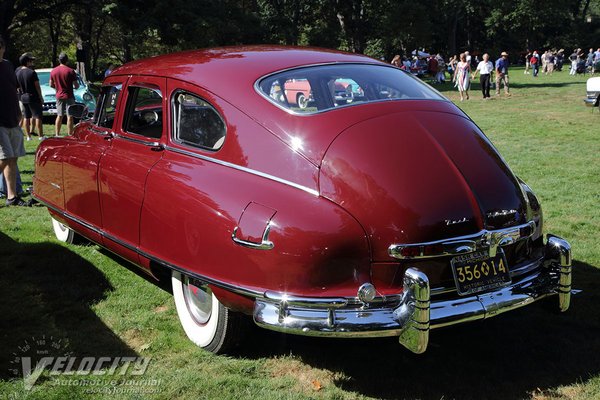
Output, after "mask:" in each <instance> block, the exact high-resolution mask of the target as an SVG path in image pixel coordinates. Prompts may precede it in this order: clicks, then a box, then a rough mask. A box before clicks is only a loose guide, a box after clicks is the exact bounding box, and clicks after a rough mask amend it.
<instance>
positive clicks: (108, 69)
mask: <svg viewBox="0 0 600 400" xmlns="http://www.w3.org/2000/svg"><path fill="white" fill-rule="evenodd" d="M396 57H398V58H399V57H400V56H396ZM396 57H394V59H396ZM392 64H394V60H392ZM114 69H115V64H113V63H110V64H108V67H106V71H104V77H105V78H106V77H107V76H109V75H110V74H112V72H113V70H114Z"/></svg>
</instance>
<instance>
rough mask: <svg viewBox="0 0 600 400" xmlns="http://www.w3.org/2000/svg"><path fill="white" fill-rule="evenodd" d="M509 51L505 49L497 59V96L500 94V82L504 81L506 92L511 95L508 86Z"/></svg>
mask: <svg viewBox="0 0 600 400" xmlns="http://www.w3.org/2000/svg"><path fill="white" fill-rule="evenodd" d="M508 65H509V63H508V53H507V52H505V51H503V52H502V53H501V54H500V58H499V59H497V60H496V96H500V83H504V93H505V94H506V95H507V96H510V92H509V88H508Z"/></svg>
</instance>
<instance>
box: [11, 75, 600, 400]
mask: <svg viewBox="0 0 600 400" xmlns="http://www.w3.org/2000/svg"><path fill="white" fill-rule="evenodd" d="M510 77H511V83H512V88H511V93H512V96H511V97H504V95H502V96H500V97H498V98H494V99H492V100H489V101H484V100H482V99H480V94H479V92H478V91H477V90H472V91H471V100H468V101H464V102H459V101H458V99H459V97H458V93H457V92H456V91H455V90H454V89H453V88H452V86H451V84H450V83H447V84H445V85H439V86H437V88H438V89H440V90H441V91H442V92H444V94H445V95H447V96H448V97H449V98H450V99H451V100H453V101H455V102H456V103H457V104H458V105H459V106H460V107H461V108H462V109H463V110H464V111H465V112H466V113H467V114H469V115H470V116H471V117H472V118H473V119H474V121H475V122H476V123H477V124H478V125H479V126H480V127H481V128H482V130H483V131H484V132H485V133H486V134H487V135H488V137H489V138H490V139H491V140H492V142H493V143H494V144H495V145H496V147H497V148H498V150H499V151H500V152H501V154H502V155H503V157H504V158H505V160H506V161H507V162H508V164H509V165H510V166H511V167H512V169H513V170H514V172H515V173H516V174H517V175H518V176H520V177H521V178H522V179H524V180H525V181H526V182H527V183H528V184H529V185H530V186H531V187H532V188H533V189H534V191H535V192H536V193H537V194H538V196H539V198H540V200H541V202H542V205H543V209H544V216H545V226H546V228H545V230H546V232H552V233H555V234H557V235H559V236H563V237H564V238H566V239H568V240H569V241H570V243H571V244H572V246H573V255H574V260H575V261H574V275H573V281H574V287H575V288H576V289H581V290H583V291H582V292H581V293H579V294H577V295H576V296H574V297H573V299H572V308H571V310H569V311H568V312H567V313H566V314H557V313H556V312H555V311H554V310H555V308H556V302H557V299H556V298H551V299H548V300H547V301H544V302H540V303H538V304H535V305H533V306H530V307H527V308H525V309H521V310H518V311H515V312H513V313H509V314H506V315H502V316H499V317H496V318H493V319H489V320H486V321H483V322H480V323H479V322H478V323H472V324H467V325H463V326H456V327H452V328H448V329H443V330H435V331H432V333H431V337H430V347H429V349H428V351H427V352H426V353H425V354H423V355H420V356H417V355H413V354H410V353H409V352H408V351H407V350H404V349H403V348H402V347H401V346H400V345H399V344H398V343H397V340H396V339H395V338H390V339H369V340H332V339H318V338H304V337H294V336H286V335H280V334H276V333H273V332H269V331H265V330H261V329H258V328H253V329H251V330H250V331H249V332H248V337H247V340H246V344H245V345H244V347H242V348H241V349H240V350H239V351H238V352H237V353H235V354H231V355H228V356H215V355H212V354H209V353H207V352H205V351H203V350H201V349H199V348H197V347H195V346H194V345H193V344H192V343H191V342H190V341H188V339H187V338H186V336H185V334H184V332H183V329H182V328H181V327H180V325H179V321H178V318H177V315H176V311H175V307H174V303H173V301H172V298H171V295H170V294H169V293H168V292H166V291H164V290H162V289H160V288H158V287H157V286H155V285H153V284H152V283H150V282H148V281H146V280H144V279H142V278H141V277H140V276H138V275H137V274H136V273H135V272H134V271H135V268H134V267H131V266H128V264H127V263H125V262H123V261H120V260H119V259H116V258H115V257H111V256H110V255H109V254H107V253H106V252H104V251H101V250H100V248H99V247H97V246H94V245H79V246H65V245H63V244H61V243H59V242H57V241H56V240H55V238H54V234H53V232H52V228H51V224H50V219H49V216H48V213H47V211H46V210H45V209H44V208H43V207H39V206H38V207H33V208H30V209H24V208H10V209H9V208H6V207H2V208H0V230H1V233H0V268H1V271H2V278H1V280H0V397H7V398H15V399H17V398H18V399H20V398H31V399H80V398H88V397H89V398H92V397H93V398H111V399H113V398H159V399H173V398H182V399H192V398H193V399H197V398H207V399H245V398H260V399H263V398H264V399H304V398H326V399H354V398H401V399H441V398H443V399H530V398H533V399H536V400H541V399H544V400H545V399H598V398H600V362H599V361H598V354H600V311H598V304H600V295H599V294H598V288H599V287H600V252H599V249H600V246H599V245H598V232H599V231H600V216H599V213H598V206H599V204H600V182H599V180H600V113H599V112H598V110H595V112H592V111H591V110H590V109H589V108H586V107H585V106H584V105H583V102H582V99H583V97H584V94H585V80H586V77H582V76H576V77H572V76H569V75H568V73H567V72H566V71H563V72H560V73H555V74H554V75H553V76H543V75H542V76H540V77H539V78H537V79H534V78H533V77H532V76H531V75H524V74H523V71H522V70H518V69H514V70H512V71H511V76H510ZM477 86H478V84H475V85H474V87H477ZM63 129H64V128H63ZM52 132H53V129H52V127H51V126H50V125H46V134H51V133H52ZM37 145H38V142H37V141H32V142H26V147H27V150H28V155H27V157H25V158H23V159H21V160H20V161H19V165H20V168H21V170H22V173H23V180H24V183H25V185H30V184H31V175H32V173H33V157H34V156H33V155H34V152H35V148H36V146H37ZM127 267H129V268H127ZM42 337H45V338H47V339H48V338H52V341H54V342H57V341H59V340H60V341H61V346H62V347H64V349H65V352H69V354H70V355H72V356H76V357H79V358H81V357H85V356H95V357H100V356H109V357H125V356H144V357H151V362H150V365H149V367H148V369H147V372H146V373H145V374H144V375H143V376H132V375H128V376H127V375H126V376H125V377H123V376H120V375H117V376H114V375H113V376H108V375H96V376H91V375H88V376H77V375H75V376H71V377H65V376H53V375H51V374H50V372H49V371H46V372H44V374H43V375H42V377H41V378H40V379H39V380H38V382H37V383H36V384H35V386H34V387H33V389H32V390H30V391H25V390H24V389H23V381H22V379H21V378H20V377H19V376H20V375H15V374H14V373H13V371H11V369H13V368H14V366H15V363H14V361H15V357H17V356H20V355H22V353H23V354H25V355H26V354H27V351H29V352H31V351H35V349H30V350H27V351H25V352H24V351H23V350H22V349H23V345H24V343H26V342H27V343H31V342H32V341H33V338H35V339H39V338H42ZM67 342H68V343H67ZM20 347H21V348H20ZM33 347H34V348H35V346H33ZM62 347H61V349H62ZM38 356H39V354H38ZM17 364H18V363H17ZM67 378H69V379H75V380H77V379H80V380H82V379H86V380H88V381H90V382H91V383H90V382H88V383H87V386H81V385H79V386H61V385H59V383H60V382H64V381H65V379H67ZM115 379H116V380H118V381H117V382H116V384H114V382H111V381H113V380H115ZM123 379H125V382H123ZM128 380H130V381H128ZM134 382H137V383H138V384H139V385H138V386H136V385H134ZM149 382H150V383H149ZM92 383H93V385H92ZM153 383H155V385H152V384H153ZM144 385H145V386H144ZM90 388H91V389H96V391H97V393H95V394H88V393H87V392H86V390H89V389H90ZM98 388H100V389H101V390H98ZM132 389H133V390H132ZM151 390H153V392H150V391H151Z"/></svg>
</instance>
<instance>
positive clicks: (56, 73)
mask: <svg viewBox="0 0 600 400" xmlns="http://www.w3.org/2000/svg"><path fill="white" fill-rule="evenodd" d="M58 61H59V62H60V65H59V66H58V67H56V68H54V69H53V70H52V72H50V87H53V88H55V89H56V114H57V116H56V123H55V125H54V127H55V133H56V136H59V135H60V128H61V127H62V121H63V116H64V115H66V116H67V133H68V134H69V135H72V134H73V116H72V115H70V114H69V110H68V107H69V106H70V105H72V104H75V95H74V94H73V89H74V88H75V89H77V88H79V82H78V81H77V74H75V70H73V68H71V67H68V66H67V62H69V57H67V55H66V54H65V53H60V55H59V56H58Z"/></svg>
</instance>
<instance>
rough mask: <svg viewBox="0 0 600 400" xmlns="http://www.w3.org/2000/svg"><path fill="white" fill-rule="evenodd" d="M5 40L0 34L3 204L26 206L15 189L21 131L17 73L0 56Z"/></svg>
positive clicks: (2, 56) (21, 150)
mask: <svg viewBox="0 0 600 400" xmlns="http://www.w3.org/2000/svg"><path fill="white" fill-rule="evenodd" d="M5 49H6V43H5V42H4V39H3V38H2V37H1V36H0V93H1V94H2V95H1V96H0V173H2V174H3V175H4V178H5V179H6V186H7V187H6V205H7V206H29V205H31V204H30V203H28V202H26V201H24V200H22V199H21V198H20V197H19V196H18V195H17V193H16V185H17V179H16V176H17V158H18V157H23V156H24V155H25V146H24V145H23V132H22V131H21V128H19V121H20V120H21V117H22V116H21V110H20V109H19V100H18V98H17V77H16V76H15V70H14V68H13V66H12V64H11V63H10V62H8V61H7V60H4V51H5Z"/></svg>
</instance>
